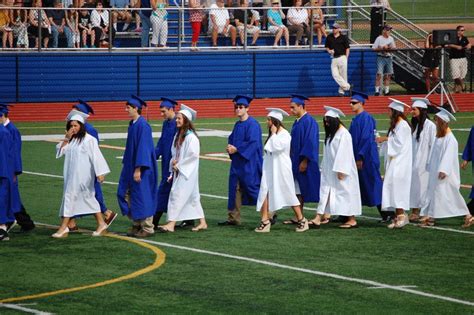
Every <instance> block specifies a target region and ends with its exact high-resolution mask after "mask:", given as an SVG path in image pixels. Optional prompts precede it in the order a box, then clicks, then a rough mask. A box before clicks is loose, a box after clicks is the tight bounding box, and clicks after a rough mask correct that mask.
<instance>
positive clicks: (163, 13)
mask: <svg viewBox="0 0 474 315" xmlns="http://www.w3.org/2000/svg"><path fill="white" fill-rule="evenodd" d="M167 6H168V4H167V2H166V0H156V10H153V12H152V13H151V17H150V22H151V28H152V30H153V35H152V37H151V45H152V46H153V47H161V48H165V47H166V42H167V41H168V11H167V10H166V7H167Z"/></svg>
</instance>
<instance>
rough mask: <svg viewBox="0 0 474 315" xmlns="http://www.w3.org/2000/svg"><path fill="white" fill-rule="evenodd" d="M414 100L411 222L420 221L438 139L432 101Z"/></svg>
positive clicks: (415, 98) (414, 98)
mask: <svg viewBox="0 0 474 315" xmlns="http://www.w3.org/2000/svg"><path fill="white" fill-rule="evenodd" d="M412 100H413V104H412V105H411V108H412V112H411V115H412V118H411V130H412V141H413V164H412V167H413V168H412V174H411V190H410V208H411V209H412V210H411V214H410V217H409V219H410V221H418V219H419V218H420V209H421V207H422V205H423V202H424V200H425V198H426V193H427V189H428V177H429V173H428V171H427V170H426V164H427V163H428V159H429V156H430V152H431V148H432V147H433V144H434V141H435V138H436V126H435V124H434V123H433V122H432V121H431V120H430V118H429V117H428V105H430V101H429V100H428V99H426V98H417V97H412Z"/></svg>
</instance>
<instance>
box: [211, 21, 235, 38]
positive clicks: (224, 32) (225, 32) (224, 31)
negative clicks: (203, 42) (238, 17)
mask: <svg viewBox="0 0 474 315" xmlns="http://www.w3.org/2000/svg"><path fill="white" fill-rule="evenodd" d="M231 28H232V25H230V24H229V25H227V27H226V28H225V29H224V25H217V33H218V34H220V35H224V36H225V37H228V36H229V34H230V29H231ZM209 32H210V33H212V29H210V30H209Z"/></svg>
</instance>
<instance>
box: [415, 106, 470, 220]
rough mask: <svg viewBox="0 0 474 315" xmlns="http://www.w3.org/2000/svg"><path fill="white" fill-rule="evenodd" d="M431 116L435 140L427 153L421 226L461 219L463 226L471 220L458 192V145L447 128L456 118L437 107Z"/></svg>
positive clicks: (459, 181)
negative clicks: (426, 174)
mask: <svg viewBox="0 0 474 315" xmlns="http://www.w3.org/2000/svg"><path fill="white" fill-rule="evenodd" d="M438 109H439V112H438V113H437V114H436V115H435V122H436V140H435V143H434V145H433V149H432V150H431V154H430V159H429V163H428V166H427V169H428V172H429V179H428V193H427V196H426V201H425V203H424V206H423V208H422V209H421V214H422V215H423V216H427V217H428V219H427V220H424V221H423V222H422V223H421V226H431V225H434V219H438V218H451V217H457V216H464V219H465V221H466V222H468V221H470V220H472V216H471V215H470V214H469V210H468V208H467V206H466V202H465V201H464V198H463V197H462V195H461V193H460V192H459V188H460V187H461V176H460V172H459V157H458V149H459V146H458V141H457V140H456V138H455V137H454V134H453V132H452V131H451V129H450V128H449V122H451V121H455V120H456V118H454V116H453V115H452V114H451V113H450V112H448V111H447V110H445V109H444V108H441V107H438Z"/></svg>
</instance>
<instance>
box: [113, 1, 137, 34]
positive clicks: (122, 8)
mask: <svg viewBox="0 0 474 315" xmlns="http://www.w3.org/2000/svg"><path fill="white" fill-rule="evenodd" d="M110 6H111V7H112V8H114V9H119V10H114V11H112V17H113V23H114V27H115V29H117V27H116V25H117V22H118V21H125V23H124V24H123V27H122V32H126V31H127V30H128V27H129V26H130V23H131V22H132V14H131V13H130V11H128V10H127V9H128V8H129V7H130V0H110Z"/></svg>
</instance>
